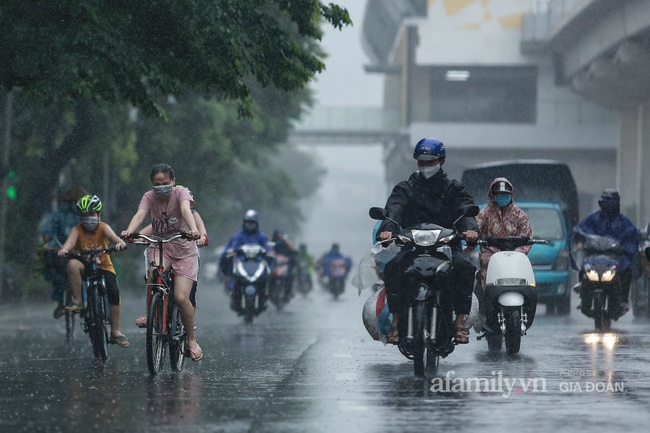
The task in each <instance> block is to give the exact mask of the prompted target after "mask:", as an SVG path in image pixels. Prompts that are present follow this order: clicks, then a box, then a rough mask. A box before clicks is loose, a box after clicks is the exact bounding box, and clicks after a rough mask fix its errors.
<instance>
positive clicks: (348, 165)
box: [303, 0, 387, 266]
mask: <svg viewBox="0 0 650 433" xmlns="http://www.w3.org/2000/svg"><path fill="white" fill-rule="evenodd" d="M335 3H337V4H339V5H341V6H344V7H346V8H347V9H348V11H349V13H350V16H351V18H352V21H353V22H354V26H353V27H346V28H343V30H341V31H339V30H336V29H333V28H330V27H328V28H327V29H326V32H325V36H324V38H323V45H324V47H325V49H326V51H327V52H328V54H329V57H328V58H327V60H326V65H327V69H326V70H325V71H324V72H323V73H322V74H320V75H319V76H318V80H317V82H315V83H313V88H314V90H315V91H316V98H317V101H318V102H317V105H319V106H340V107H350V106H353V107H380V106H381V100H382V94H381V92H382V88H381V85H382V78H381V76H379V75H370V74H367V73H366V72H365V71H364V69H363V65H364V64H366V63H367V62H368V60H367V57H366V55H365V53H364V52H363V49H362V48H361V39H360V37H361V24H362V21H363V12H364V10H365V4H366V0H338V1H335ZM309 151H310V152H311V153H312V154H315V155H316V157H317V158H318V159H319V160H320V161H321V163H322V164H323V166H324V167H325V168H326V169H327V171H328V173H327V175H326V177H325V179H324V181H323V185H322V187H321V189H320V191H319V192H318V193H317V194H316V196H315V197H313V198H312V200H310V201H309V203H307V204H306V206H305V215H306V216H307V222H306V223H305V225H304V227H303V233H304V239H303V240H304V241H305V242H306V243H307V244H308V247H309V249H310V250H311V251H312V252H313V253H314V254H315V255H316V256H318V255H320V254H322V253H323V252H325V251H326V250H327V249H329V247H330V246H331V244H332V243H333V242H338V243H340V244H341V250H342V251H343V252H344V253H345V254H348V255H351V256H352V258H353V260H354V262H355V266H356V263H358V261H359V259H360V258H361V256H362V254H364V253H365V252H367V251H368V250H369V249H370V245H371V234H372V228H373V226H374V221H372V220H371V219H370V218H369V217H368V208H369V207H370V206H383V205H384V203H385V202H386V197H387V195H386V187H385V184H384V179H383V173H384V168H383V163H382V149H381V146H380V145H379V144H378V145H375V146H372V145H366V146H341V145H338V146H328V145H322V146H320V145H319V146H310V147H309Z"/></svg>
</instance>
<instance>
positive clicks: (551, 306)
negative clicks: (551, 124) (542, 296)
mask: <svg viewBox="0 0 650 433" xmlns="http://www.w3.org/2000/svg"><path fill="white" fill-rule="evenodd" d="M556 305H557V302H556V301H555V299H549V300H548V301H546V315H547V316H553V315H554V314H555V311H556Z"/></svg>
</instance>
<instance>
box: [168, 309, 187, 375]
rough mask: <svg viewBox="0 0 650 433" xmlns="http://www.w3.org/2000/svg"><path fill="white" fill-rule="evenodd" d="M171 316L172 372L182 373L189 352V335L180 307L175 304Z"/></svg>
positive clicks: (170, 347)
mask: <svg viewBox="0 0 650 433" xmlns="http://www.w3.org/2000/svg"><path fill="white" fill-rule="evenodd" d="M171 310H172V311H171V315H170V318H169V319H170V322H171V325H170V331H169V335H170V336H171V339H170V341H169V361H170V363H171V366H172V371H181V370H182V369H183V363H184V362H185V350H187V334H186V333H185V325H183V321H182V320H181V313H180V311H178V305H176V303H174V305H173V307H172V308H171Z"/></svg>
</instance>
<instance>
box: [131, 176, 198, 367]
mask: <svg viewBox="0 0 650 433" xmlns="http://www.w3.org/2000/svg"><path fill="white" fill-rule="evenodd" d="M151 183H152V185H153V189H151V190H149V191H147V192H145V193H144V195H143V196H142V199H141V200H140V204H139V206H138V210H137V212H136V213H135V215H134V216H133V218H131V222H130V223H129V226H128V228H127V229H126V230H124V231H123V232H122V237H124V238H128V237H129V236H130V235H131V234H133V233H135V232H136V231H137V229H138V227H140V226H141V225H142V223H143V222H144V219H145V217H146V216H147V215H149V217H150V218H151V225H152V229H153V234H154V235H156V236H161V237H164V236H170V235H173V234H176V233H178V232H181V231H183V232H187V233H189V234H190V235H191V236H192V237H193V238H194V239H195V240H196V239H199V237H200V233H199V231H198V229H197V225H196V221H195V220H194V217H193V216H192V207H193V206H194V198H193V197H192V194H191V193H190V191H189V190H188V189H187V188H185V187H178V188H174V185H175V184H176V178H175V177H174V170H173V169H172V168H171V167H170V166H169V165H168V164H157V165H156V166H154V168H153V170H152V171H151ZM157 261H158V257H157V256H156V254H155V251H152V250H149V256H148V262H149V263H150V264H151V265H152V266H156V265H157V264H158V263H157ZM163 266H164V268H165V269H167V268H169V266H171V267H172V269H173V270H174V297H175V300H176V303H177V305H178V307H179V309H180V311H181V319H182V321H183V325H184V326H185V330H186V331H187V347H188V350H189V352H190V357H191V358H192V361H195V362H198V361H200V360H201V358H203V351H202V350H201V347H200V346H199V344H198V343H197V342H196V337H195V334H194V316H195V311H194V306H193V305H192V302H191V301H190V294H191V292H192V287H193V285H194V282H195V281H197V279H198V274H199V253H198V247H197V245H196V242H194V241H189V240H185V239H178V240H176V241H174V242H171V243H169V244H166V245H165V247H164V259H163ZM149 278H150V279H151V272H150V273H149ZM149 282H151V281H149Z"/></svg>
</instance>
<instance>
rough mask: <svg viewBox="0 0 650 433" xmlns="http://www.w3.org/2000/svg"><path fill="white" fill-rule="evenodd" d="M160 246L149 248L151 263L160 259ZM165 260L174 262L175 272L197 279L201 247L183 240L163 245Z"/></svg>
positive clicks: (193, 279) (148, 253) (148, 255)
mask: <svg viewBox="0 0 650 433" xmlns="http://www.w3.org/2000/svg"><path fill="white" fill-rule="evenodd" d="M158 254H159V253H158V248H148V249H147V259H148V261H149V263H151V262H152V261H155V262H157V261H158ZM163 257H164V259H165V261H169V262H170V263H171V264H172V269H173V270H174V274H176V275H178V276H181V277H185V278H189V279H190V280H192V281H197V280H198V278H199V249H198V247H197V246H196V243H195V242H192V241H187V240H183V241H180V242H171V243H169V244H165V245H164V247H163Z"/></svg>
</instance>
